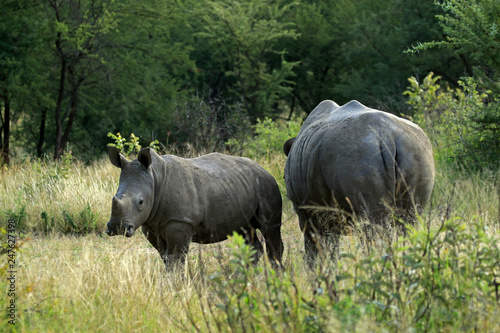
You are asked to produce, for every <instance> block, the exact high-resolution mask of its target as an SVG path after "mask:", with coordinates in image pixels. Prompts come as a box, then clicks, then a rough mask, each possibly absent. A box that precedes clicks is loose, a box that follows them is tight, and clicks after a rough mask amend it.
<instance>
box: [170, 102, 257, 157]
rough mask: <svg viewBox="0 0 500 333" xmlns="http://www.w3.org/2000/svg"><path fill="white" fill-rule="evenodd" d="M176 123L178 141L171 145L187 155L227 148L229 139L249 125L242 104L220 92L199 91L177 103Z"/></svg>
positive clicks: (236, 136)
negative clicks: (204, 96)
mask: <svg viewBox="0 0 500 333" xmlns="http://www.w3.org/2000/svg"><path fill="white" fill-rule="evenodd" d="M173 124H174V131H173V133H172V135H173V136H175V138H176V139H177V140H178V141H177V142H178V143H177V145H174V144H173V145H171V147H168V148H169V149H170V150H175V149H177V150H179V152H180V153H181V154H184V155H197V154H203V153H211V152H226V150H227V148H228V146H227V142H228V140H229V141H230V140H238V139H240V138H241V137H243V136H245V135H246V134H247V133H248V132H249V129H250V121H249V119H248V116H247V114H246V112H245V110H243V108H242V105H241V104H234V105H228V104H227V103H226V100H225V99H223V98H221V97H220V96H213V97H210V96H208V97H207V98H203V97H202V96H199V95H197V94H196V95H192V96H190V97H189V99H186V100H185V101H184V103H182V104H180V103H179V104H178V105H177V106H176V108H175V111H174V115H173Z"/></svg>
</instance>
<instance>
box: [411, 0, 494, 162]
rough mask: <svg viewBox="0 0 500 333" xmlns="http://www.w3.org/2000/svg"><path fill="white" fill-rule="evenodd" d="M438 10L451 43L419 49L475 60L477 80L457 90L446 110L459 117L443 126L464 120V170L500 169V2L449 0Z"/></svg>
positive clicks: (460, 156) (466, 80)
mask: <svg viewBox="0 0 500 333" xmlns="http://www.w3.org/2000/svg"><path fill="white" fill-rule="evenodd" d="M437 5H438V6H439V7H441V8H442V9H443V10H444V11H445V13H444V14H443V15H440V16H439V20H440V24H441V26H442V27H443V31H444V32H445V33H446V39H445V40H442V41H431V42H426V43H423V44H420V45H419V46H418V47H417V48H416V49H417V50H419V51H420V50H425V51H426V52H427V51H428V50H429V49H431V48H433V47H436V46H439V47H450V48H451V49H453V50H454V51H455V52H456V53H457V54H460V55H461V56H465V57H467V58H469V59H471V63H472V67H473V72H472V73H469V74H470V75H473V76H472V77H465V78H463V79H462V80H461V89H460V90H458V89H457V90H456V96H453V98H451V99H450V102H449V103H448V104H449V105H447V107H449V108H454V109H455V110H456V111H455V113H456V114H457V113H458V114H457V115H456V116H453V117H448V119H444V121H446V122H449V123H456V122H457V119H460V121H461V123H460V126H461V127H462V128H464V130H463V132H464V133H466V134H465V135H462V138H461V142H460V145H457V146H456V147H457V148H456V149H455V151H454V152H453V154H454V155H455V156H458V158H456V161H457V162H458V163H459V164H462V165H464V164H466V165H465V166H467V167H473V168H481V167H493V168H497V167H498V165H499V161H500V31H499V28H498V27H499V26H500V15H499V13H500V2H498V1H495V0H467V1H465V0H446V1H442V2H439V3H437ZM414 90H415V89H414ZM443 95H444V93H443ZM410 96H411V94H410ZM464 101H465V102H469V103H465V102H464ZM470 101H473V102H474V103H470ZM455 105H459V107H455ZM466 156H467V157H468V158H465V157H466ZM467 161H472V163H467Z"/></svg>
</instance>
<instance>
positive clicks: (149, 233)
mask: <svg viewBox="0 0 500 333" xmlns="http://www.w3.org/2000/svg"><path fill="white" fill-rule="evenodd" d="M108 155H109V159H110V161H111V163H112V164H113V165H115V166H117V167H119V168H121V170H122V171H121V174H120V184H119V187H118V191H117V193H116V195H115V196H114V197H113V203H112V212H111V219H110V221H109V222H108V224H107V227H108V230H107V233H108V235H110V236H113V235H125V236H126V237H131V236H132V235H133V234H134V232H135V230H136V229H137V228H138V227H142V231H143V233H144V234H145V235H146V237H147V239H148V240H149V242H150V243H151V244H152V245H153V246H154V247H155V248H156V249H157V250H158V252H159V253H160V255H161V257H162V259H163V261H164V262H165V265H166V267H167V270H168V269H169V264H170V263H175V262H178V261H181V262H183V261H184V259H185V255H186V253H187V251H188V249H189V244H190V243H191V241H194V242H197V243H215V242H219V241H223V240H225V239H227V237H228V235H231V234H232V233H233V232H235V231H236V232H238V233H240V234H242V235H244V237H246V241H247V243H249V244H251V245H253V246H254V247H255V248H256V250H257V255H256V256H255V257H254V260H255V261H257V260H258V258H259V256H260V253H261V251H262V245H261V243H260V241H259V239H258V237H257V235H256V233H255V230H256V229H259V230H260V231H261V232H262V234H263V236H264V239H265V242H266V248H267V253H268V255H269V257H270V259H272V260H278V261H280V260H281V256H282V252H283V243H282V240H281V229H280V228H281V208H282V207H281V206H282V201H281V194H280V191H279V189H278V185H277V184H276V181H275V179H274V178H273V177H272V176H271V175H270V174H269V173H268V172H267V171H266V170H264V169H263V168H262V167H261V166H259V165H258V164H257V163H255V162H253V161H251V160H249V159H247V158H242V157H232V156H226V155H222V154H218V153H213V154H208V155H205V156H201V157H198V158H192V159H184V158H180V157H177V156H173V155H164V156H160V155H158V154H157V153H156V152H155V151H154V150H152V149H150V148H146V149H142V150H141V151H140V152H139V154H138V156H137V159H136V160H134V161H132V162H130V161H128V160H127V159H126V158H125V157H124V156H123V155H121V154H120V153H119V151H118V149H117V148H116V147H108Z"/></svg>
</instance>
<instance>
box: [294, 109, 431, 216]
mask: <svg viewBox="0 0 500 333" xmlns="http://www.w3.org/2000/svg"><path fill="white" fill-rule="evenodd" d="M328 108H329V110H330V111H328ZM316 111H317V112H316ZM318 113H319V116H318ZM311 115H312V119H313V120H314V121H309V117H311ZM311 115H310V116H309V117H308V119H306V122H305V123H304V125H303V127H302V128H301V131H300V133H299V135H298V136H297V138H295V140H294V141H293V144H292V145H291V147H290V148H289V155H288V159H287V163H286V167H285V180H286V187H287V195H288V197H289V198H290V199H291V200H292V202H293V203H294V205H295V207H296V210H298V209H300V207H304V206H314V205H318V206H336V207H337V208H340V209H341V210H343V211H345V212H347V213H348V214H350V215H356V216H360V217H364V218H368V219H370V220H372V221H373V222H381V220H383V219H385V218H386V217H387V216H388V215H390V213H391V211H392V210H393V209H394V208H396V209H399V210H400V211H402V212H405V213H406V212H409V211H411V210H412V209H413V208H414V207H417V209H418V210H421V209H422V208H423V207H424V206H425V204H426V203H427V201H428V199H429V197H430V194H431V192H432V187H433V182H434V162H433V157H432V147H431V144H430V142H429V140H428V138H427V136H426V135H425V133H424V132H423V131H422V130H421V129H420V128H419V127H418V126H416V125H415V124H413V123H411V122H409V121H407V120H405V119H402V118H399V117H396V116H394V115H391V114H388V113H386V112H382V111H378V110H373V109H369V108H367V107H365V106H364V105H362V104H361V103H359V102H357V101H351V102H349V103H347V104H346V105H344V106H342V107H337V105H336V104H335V103H333V102H331V101H324V102H322V103H320V105H318V107H317V108H316V109H315V110H313V112H312V113H311ZM333 223H335V222H333Z"/></svg>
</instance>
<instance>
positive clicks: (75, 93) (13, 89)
mask: <svg viewBox="0 0 500 333" xmlns="http://www.w3.org/2000/svg"><path fill="white" fill-rule="evenodd" d="M499 11H500V4H499V3H498V1H494V0H490V1H487V0H482V1H480V0H474V1H459V0H453V1H442V2H440V3H438V2H434V1H431V0H321V1H300V2H297V1H288V0H277V1H271V0H245V1H230V0H216V1H208V0H162V1H155V0H145V1H135V0H122V1H115V0H81V1H76V0H30V1H13V0H0V111H1V116H2V117H1V131H0V134H1V137H0V150H1V152H2V161H3V162H4V163H8V162H9V160H10V159H12V158H13V157H17V158H24V157H28V156H40V157H41V156H50V157H51V158H54V159H59V158H60V157H61V155H62V154H63V153H64V152H65V151H69V150H71V151H72V153H73V154H74V155H75V156H78V157H79V158H80V159H82V160H91V159H92V158H94V157H99V156H101V155H102V152H104V150H105V146H106V144H107V143H109V142H110V138H109V137H108V133H110V132H111V133H118V132H119V133H121V135H122V136H123V137H128V136H129V135H130V134H131V133H134V134H135V135H136V136H137V137H139V138H141V140H144V141H145V142H151V141H154V140H158V141H159V142H160V143H161V144H163V145H168V144H177V145H179V146H181V145H183V144H186V143H189V142H191V141H193V138H194V137H196V136H199V134H200V133H199V132H202V131H204V130H206V127H209V128H208V129H207V130H208V131H212V132H213V133H215V135H216V136H217V137H218V139H219V141H220V142H221V143H224V142H227V141H228V140H229V139H231V138H232V137H234V136H235V135H236V133H239V132H240V131H247V130H249V129H251V128H252V125H254V124H256V123H257V121H258V120H261V121H262V120H264V119H265V118H270V119H272V120H274V121H276V120H281V119H285V120H289V119H292V118H294V119H298V118H301V117H304V116H305V115H307V113H308V112H310V111H311V110H312V109H313V108H314V107H315V106H316V105H317V104H318V103H319V102H320V101H322V100H324V99H332V100H334V101H335V102H337V103H338V104H340V105H342V104H344V103H346V102H348V101H350V100H352V99H356V100H358V101H360V102H361V103H363V104H365V105H367V106H370V107H373V108H379V109H383V110H385V111H388V112H392V113H395V114H398V115H401V114H404V115H406V116H408V117H415V113H418V112H420V113H421V112H422V110H423V108H425V107H427V108H429V106H431V107H432V105H438V104H439V103H437V102H436V101H434V102H433V101H430V99H429V97H428V93H429V91H431V92H432V89H440V91H442V93H443V94H445V93H446V91H448V92H449V91H450V89H451V91H464V92H465V94H467V91H468V92H469V94H472V95H474V94H479V95H478V96H479V99H478V100H479V104H480V105H479V104H478V108H479V109H478V110H479V111H477V110H476V111H477V112H476V111H475V112H474V114H473V115H470V116H467V117H468V118H467V121H468V122H469V123H470V124H472V125H475V126H476V127H474V128H473V130H472V132H475V133H476V138H475V139H474V140H476V141H477V142H479V146H481V144H482V143H481V142H486V143H487V145H486V146H484V145H483V146H484V147H486V148H485V149H488V150H489V151H491V150H492V149H493V151H494V152H496V153H494V154H493V156H492V157H491V158H490V161H489V163H490V164H491V163H492V164H495V163H497V162H498V156H499V155H498V150H499V147H498V141H499V136H500V135H499V131H498V128H499V126H500V125H499V124H500V116H499V108H498V104H499V103H498V96H499V91H500V89H499V80H498V75H499V71H500V59H499V56H500V53H499V49H500V47H499V45H500V41H499V36H500V35H499V32H498V29H500V28H499V26H498V25H499V17H500V13H499ZM429 73H433V75H434V77H439V82H438V81H432V82H431V83H429V82H428V86H429V87H427V88H426V89H423V90H422V89H421V86H419V82H423V80H424V78H426V77H428V75H429ZM412 77H413V80H414V81H413V84H414V85H415V84H416V85H417V87H416V86H413V88H411V83H410V82H409V81H408V79H409V78H412ZM464 78H468V79H470V80H473V81H470V80H469V81H467V82H468V85H467V87H468V88H467V87H464V84H463V82H465V81H464ZM461 82H462V83H461ZM409 87H410V88H409ZM470 87H472V88H470ZM408 89H410V90H408ZM412 89H413V90H412ZM419 89H420V90H419ZM460 89H461V90H460ZM405 92H406V94H405ZM426 94H427V95H426ZM434 94H435V97H436V98H438V97H439V94H436V93H435V92H434ZM426 96H427V97H426ZM443 96H445V95H443ZM467 96H469V95H466V96H465V97H464V100H466V99H467ZM426 98H427V99H426ZM451 98H452V99H455V101H456V100H457V99H460V96H458V97H457V96H454V97H453V96H452V97H451ZM422 100H423V101H424V102H425V103H426V105H424V106H422V105H419V104H418V103H420V102H422ZM419 101H420V102H419ZM432 103H434V104H432ZM436 103H437V104H436ZM476 104H477V103H476ZM425 112H427V113H429V112H428V110H427V111H425ZM425 112H424V113H425ZM458 112H461V111H460V110H459V111H458ZM464 112H465V111H464ZM427 113H425V116H426V117H424V118H425V119H423V121H430V122H431V123H432V121H434V122H438V119H437V118H436V117H435V116H434V118H432V117H433V115H432V114H431V115H430V116H429V114H427ZM439 115H440V116H441V117H450V114H448V113H446V112H441V113H440V114H439ZM415 119H417V120H418V117H417V118H415ZM421 120H422V119H421ZM444 120H446V119H444ZM440 121H442V123H444V122H443V119H442V118H441V120H440ZM472 125H470V126H472ZM438 130H439V128H438ZM213 133H212V134H213ZM478 133H479V134H480V135H477V134H478ZM481 133H483V134H484V135H483V134H481ZM481 140H482V141H481ZM477 142H476V143H477ZM193 144H196V142H193ZM479 146H478V147H479ZM226 148H227V147H226ZM476 148H477V147H476ZM476 148H474V150H475V151H477V149H476ZM495 149H496V151H495ZM495 154H496V155H495ZM492 161H493V162H492ZM495 161H496V162H495Z"/></svg>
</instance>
